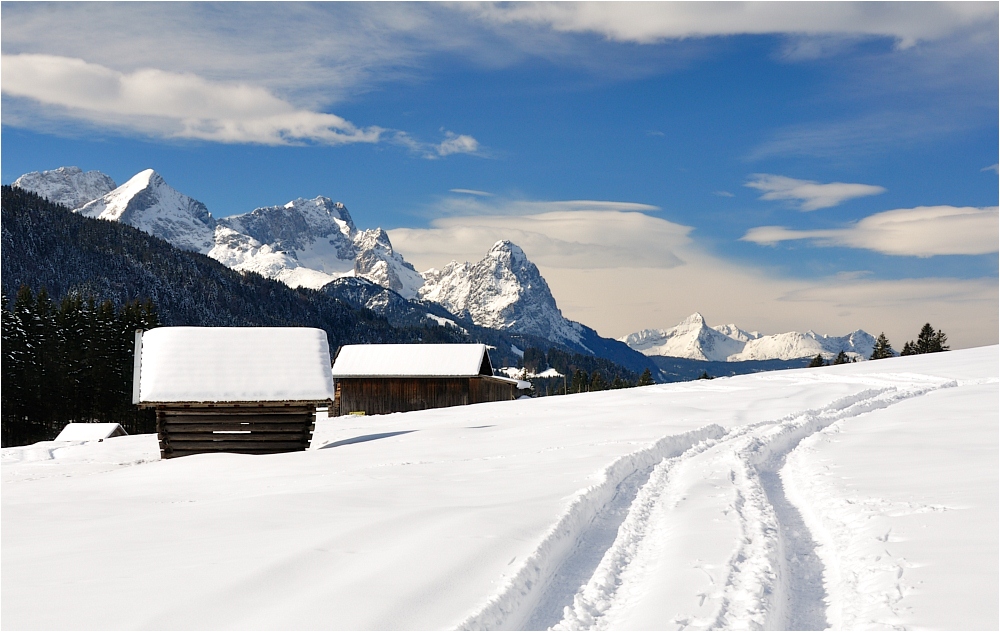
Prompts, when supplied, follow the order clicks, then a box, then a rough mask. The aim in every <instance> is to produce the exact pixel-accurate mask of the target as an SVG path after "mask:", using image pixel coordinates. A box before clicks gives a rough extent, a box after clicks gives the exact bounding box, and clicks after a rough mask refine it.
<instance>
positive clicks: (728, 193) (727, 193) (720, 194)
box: [712, 191, 736, 198]
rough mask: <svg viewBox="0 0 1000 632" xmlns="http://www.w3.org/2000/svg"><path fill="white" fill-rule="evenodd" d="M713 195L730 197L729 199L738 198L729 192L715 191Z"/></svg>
mask: <svg viewBox="0 0 1000 632" xmlns="http://www.w3.org/2000/svg"><path fill="white" fill-rule="evenodd" d="M712 195H718V196H719V197H728V198H731V197H736V196H735V195H733V194H732V193H730V192H729V191H713V192H712Z"/></svg>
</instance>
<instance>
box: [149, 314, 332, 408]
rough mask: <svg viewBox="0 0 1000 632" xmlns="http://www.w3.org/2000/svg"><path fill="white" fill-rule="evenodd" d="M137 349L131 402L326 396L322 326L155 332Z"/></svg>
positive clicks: (328, 382) (329, 380) (327, 369)
mask: <svg viewBox="0 0 1000 632" xmlns="http://www.w3.org/2000/svg"><path fill="white" fill-rule="evenodd" d="M141 345H142V354H141V363H140V366H139V367H138V372H139V393H138V398H137V400H138V401H137V402H136V403H154V402H156V403H159V402H276V401H322V400H328V399H333V379H332V378H331V376H330V347H329V345H328V344H327V340H326V332H324V331H323V330H322V329H311V328H307V327H159V328H157V329H153V330H151V331H148V332H145V333H144V334H143V335H142V341H141Z"/></svg>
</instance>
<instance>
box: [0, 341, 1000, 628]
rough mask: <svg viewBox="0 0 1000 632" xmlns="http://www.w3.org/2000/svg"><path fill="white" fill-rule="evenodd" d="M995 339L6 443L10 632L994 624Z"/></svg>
mask: <svg viewBox="0 0 1000 632" xmlns="http://www.w3.org/2000/svg"><path fill="white" fill-rule="evenodd" d="M998 362H1000V357H998V348H997V347H987V348H981V349H971V350H965V351H954V352H950V353H941V354H932V355H924V356H912V357H907V358H898V359H891V360H880V361H877V362H864V363H858V364H852V365H842V366H835V367H824V368H819V369H799V370H792V371H782V372H774V373H764V374H756V375H746V376H739V377H733V378H724V379H717V380H713V381H698V382H686V383H679V384H669V385H658V386H650V387H645V388H638V389H630V390H623V391H605V392H600V393H592V394H581V395H569V396H563V397H550V398H542V399H537V400H531V401H516V402H502V403H495V404H480V405H476V406H467V407H460V408H451V409H439V410H431V411H423V412H416V413H406V414H397V415H387V416H382V417H369V418H363V417H342V418H338V419H330V420H322V421H321V422H320V423H318V425H317V431H316V436H315V439H314V442H313V448H312V449H311V450H309V451H308V452H300V453H293V454H281V455H272V456H243V455H226V454H219V455H198V456H190V457H183V458H179V459H173V460H170V461H160V460H159V458H158V450H157V444H156V438H155V436H150V435H143V436H133V437H119V438H112V439H108V440H105V441H103V442H87V443H84V442H60V443H57V442H47V443H41V444H36V445H34V446H29V447H25V448H9V449H5V450H3V453H2V460H3V465H2V473H3V489H2V514H0V516H2V562H0V563H2V626H3V628H4V629H126V628H133V629H148V628H154V629H165V628H166V629H188V628H194V629H261V628H273V629H393V628H419V629H442V628H460V629H502V628H506V629H518V628H522V629H524V628H526V629H546V628H550V627H552V628H557V629H588V628H596V629H708V628H726V629H761V628H764V629H767V628H771V629H788V628H791V629H796V628H797V629H823V628H828V627H832V628H853V629H857V628H865V629H907V628H923V629H927V628H936V629H996V628H997V627H998V625H1000V620H998V611H1000V608H998V593H1000V585H998V575H1000V571H998V559H1000V558H998V556H1000V548H998V529H1000V526H998V493H1000V484H998V471H1000V460H998V440H1000V437H998V426H1000V411H998V388H1000V387H998V379H997V376H998Z"/></svg>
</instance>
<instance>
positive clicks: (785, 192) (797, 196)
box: [744, 173, 885, 211]
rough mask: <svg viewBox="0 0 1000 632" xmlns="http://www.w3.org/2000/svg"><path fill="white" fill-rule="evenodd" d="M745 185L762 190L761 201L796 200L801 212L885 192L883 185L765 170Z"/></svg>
mask: <svg viewBox="0 0 1000 632" xmlns="http://www.w3.org/2000/svg"><path fill="white" fill-rule="evenodd" d="M744 186H747V187H750V188H751V189H757V190H758V191H764V195H762V196H760V199H762V200H793V201H797V202H798V203H799V204H798V207H799V210H802V211H815V210H818V209H821V208H830V207H831V206H837V205H838V204H840V203H842V202H845V201H847V200H850V199H853V198H858V197H866V196H869V195H878V194H880V193H885V188H884V187H880V186H874V185H871V184H848V183H846V182H829V183H827V184H821V183H819V182H816V181H815V180H797V179H795V178H788V177H786V176H776V175H771V174H768V173H757V174H754V175H753V176H752V179H751V180H750V181H749V182H747V183H746V184H745V185H744Z"/></svg>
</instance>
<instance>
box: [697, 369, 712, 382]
mask: <svg viewBox="0 0 1000 632" xmlns="http://www.w3.org/2000/svg"><path fill="white" fill-rule="evenodd" d="M698 379H699V380H712V379H715V378H713V377H712V376H711V375H709V374H708V371H702V372H701V375H699V376H698Z"/></svg>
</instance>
